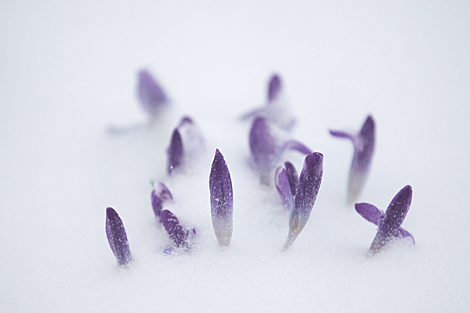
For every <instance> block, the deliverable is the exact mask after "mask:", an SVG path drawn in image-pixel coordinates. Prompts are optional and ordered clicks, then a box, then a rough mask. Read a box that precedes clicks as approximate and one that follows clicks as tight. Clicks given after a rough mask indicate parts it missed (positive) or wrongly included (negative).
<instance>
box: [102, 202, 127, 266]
mask: <svg viewBox="0 0 470 313" xmlns="http://www.w3.org/2000/svg"><path fill="white" fill-rule="evenodd" d="M106 237H107V238H108V242H109V246H110V247H111V250H112V251H113V253H114V256H115V257H116V259H117V262H118V263H119V265H126V264H129V262H130V261H131V260H132V257H131V250H130V248H129V242H128V240H127V235H126V230H125V229H124V225H123V224H122V220H121V218H120V217H119V215H118V214H117V212H116V211H115V210H114V209H113V208H110V207H109V208H107V209H106Z"/></svg>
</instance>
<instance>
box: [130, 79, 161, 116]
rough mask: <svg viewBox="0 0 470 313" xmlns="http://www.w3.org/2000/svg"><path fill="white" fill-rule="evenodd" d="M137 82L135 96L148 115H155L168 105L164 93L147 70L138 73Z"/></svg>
mask: <svg viewBox="0 0 470 313" xmlns="http://www.w3.org/2000/svg"><path fill="white" fill-rule="evenodd" d="M138 80H139V81H138V85H137V95H138V97H139V100H140V103H141V104H142V107H143V108H144V110H145V111H147V112H148V113H150V115H152V116H155V115H157V114H158V113H159V112H160V110H161V108H162V107H164V106H165V105H166V104H167V103H168V98H167V96H166V95H165V92H164V91H163V89H162V88H161V87H160V85H159V84H158V83H157V81H156V80H155V78H154V77H153V76H152V75H151V74H150V72H149V71H147V70H141V71H139V73H138Z"/></svg>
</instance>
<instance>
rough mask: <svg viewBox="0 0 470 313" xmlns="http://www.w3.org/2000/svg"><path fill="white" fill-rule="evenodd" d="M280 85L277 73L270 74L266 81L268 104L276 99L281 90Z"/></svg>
mask: <svg viewBox="0 0 470 313" xmlns="http://www.w3.org/2000/svg"><path fill="white" fill-rule="evenodd" d="M281 87H282V85H281V79H280V78H279V76H278V75H277V74H274V75H273V76H271V78H270V79H269V83H268V104H269V103H271V102H273V101H275V100H277V98H278V97H279V93H280V92H281Z"/></svg>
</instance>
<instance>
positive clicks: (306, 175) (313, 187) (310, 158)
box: [276, 152, 323, 251]
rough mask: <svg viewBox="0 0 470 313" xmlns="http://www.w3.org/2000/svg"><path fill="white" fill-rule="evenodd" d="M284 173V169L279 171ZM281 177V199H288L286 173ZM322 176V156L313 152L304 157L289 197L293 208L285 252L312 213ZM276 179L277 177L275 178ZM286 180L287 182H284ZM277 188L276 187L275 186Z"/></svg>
mask: <svg viewBox="0 0 470 313" xmlns="http://www.w3.org/2000/svg"><path fill="white" fill-rule="evenodd" d="M282 171H285V169H282V170H281V173H282ZM284 173H285V175H284V174H282V175H281V178H280V180H282V181H283V183H282V184H283V185H284V186H282V187H279V188H278V190H279V189H282V190H283V193H282V194H281V197H283V196H285V197H286V198H289V197H290V196H289V189H290V186H289V188H287V187H286V185H287V183H288V175H287V171H286V172H284ZM322 176H323V154H321V153H319V152H314V153H312V154H309V155H307V156H306V157H305V161H304V165H303V168H302V171H301V172H300V177H299V181H298V186H297V190H296V191H295V193H292V191H291V195H292V197H293V199H292V200H289V201H293V207H292V209H291V211H290V217H289V234H288V236H287V240H286V243H285V244H284V247H283V248H282V250H283V251H285V250H286V249H287V248H289V247H290V246H291V245H292V243H293V242H294V240H295V239H296V238H297V236H298V235H299V234H300V232H301V231H302V230H303V229H304V227H305V225H306V224H307V221H308V218H309V217H310V213H311V212H312V209H313V205H314V204H315V200H316V199H317V195H318V191H319V189H320V185H321V180H322ZM276 178H277V177H276ZM286 179H287V182H286ZM276 186H277V185H276Z"/></svg>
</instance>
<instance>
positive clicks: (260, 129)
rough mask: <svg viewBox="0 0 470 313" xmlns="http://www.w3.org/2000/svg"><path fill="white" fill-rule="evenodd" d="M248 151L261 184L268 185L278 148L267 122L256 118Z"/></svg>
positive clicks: (264, 119) (276, 158)
mask: <svg viewBox="0 0 470 313" xmlns="http://www.w3.org/2000/svg"><path fill="white" fill-rule="evenodd" d="M250 150H251V155H252V156H253V158H254V161H255V164H256V166H257V167H258V171H259V173H260V177H261V182H262V183H264V184H269V178H270V172H271V169H272V168H273V167H274V166H275V164H276V163H277V161H278V148H277V146H276V142H275V140H274V137H273V136H272V135H271V129H270V126H269V123H268V120H267V119H266V118H264V117H257V118H256V119H255V120H254V121H253V126H252V127H251V131H250Z"/></svg>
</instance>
